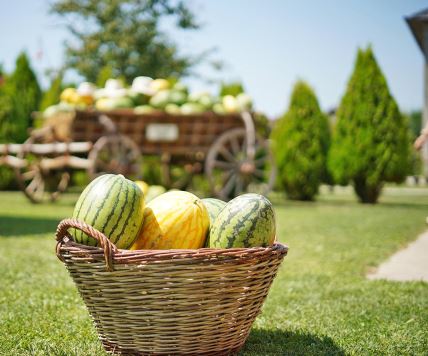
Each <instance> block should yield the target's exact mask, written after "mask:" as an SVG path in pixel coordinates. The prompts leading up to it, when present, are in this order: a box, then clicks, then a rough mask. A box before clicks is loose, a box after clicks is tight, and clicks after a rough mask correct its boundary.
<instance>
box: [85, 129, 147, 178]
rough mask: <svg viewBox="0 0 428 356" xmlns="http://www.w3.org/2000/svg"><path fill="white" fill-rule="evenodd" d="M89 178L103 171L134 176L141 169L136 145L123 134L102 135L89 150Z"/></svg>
mask: <svg viewBox="0 0 428 356" xmlns="http://www.w3.org/2000/svg"><path fill="white" fill-rule="evenodd" d="M88 159H89V161H90V162H91V164H90V166H89V168H88V174H89V176H90V177H91V179H94V178H96V177H98V176H99V175H101V174H105V173H116V174H123V175H124V176H126V177H132V178H135V177H136V176H137V174H138V173H139V172H140V169H141V154H140V150H139V148H138V146H137V145H136V144H135V143H134V141H132V140H131V139H130V138H129V137H127V136H125V135H109V136H102V137H100V138H99V139H98V141H96V142H95V144H94V146H93V147H92V150H91V151H90V152H89V155H88Z"/></svg>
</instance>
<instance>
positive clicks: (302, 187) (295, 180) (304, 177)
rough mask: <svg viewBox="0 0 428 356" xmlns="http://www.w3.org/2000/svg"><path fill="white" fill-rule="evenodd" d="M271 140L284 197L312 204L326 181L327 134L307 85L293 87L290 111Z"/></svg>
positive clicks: (314, 99) (298, 83) (273, 132)
mask: <svg viewBox="0 0 428 356" xmlns="http://www.w3.org/2000/svg"><path fill="white" fill-rule="evenodd" d="M272 139H273V141H274V151H275V156H276V161H277V166H278V178H279V183H280V184H281V186H283V187H284V189H285V192H286V193H287V196H288V197H289V198H290V199H295V200H313V199H314V197H315V195H316V194H317V193H318V188H319V185H320V184H321V182H322V181H324V180H325V179H326V177H327V170H326V158H327V151H328V146H329V142H330V131H329V126H328V119H327V117H326V115H324V114H323V113H322V112H321V109H320V107H319V104H318V100H317V97H316V95H315V93H314V91H313V90H312V88H311V87H310V86H309V85H308V84H306V83H304V82H302V81H299V82H297V83H296V85H295V86H294V89H293V93H292V95H291V101H290V107H289V109H288V111H287V112H286V114H285V115H284V116H283V117H282V118H281V119H280V120H278V122H277V124H276V125H275V127H274V129H273V131H272Z"/></svg>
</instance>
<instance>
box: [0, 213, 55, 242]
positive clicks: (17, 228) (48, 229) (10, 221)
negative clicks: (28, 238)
mask: <svg viewBox="0 0 428 356" xmlns="http://www.w3.org/2000/svg"><path fill="white" fill-rule="evenodd" d="M58 223H59V220H58V219H52V218H42V217H40V218H36V217H27V216H1V215H0V236H2V237H11V236H14V237H17V236H25V235H36V234H46V233H52V234H53V233H55V230H56V227H57V225H58Z"/></svg>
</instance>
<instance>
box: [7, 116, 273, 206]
mask: <svg viewBox="0 0 428 356" xmlns="http://www.w3.org/2000/svg"><path fill="white" fill-rule="evenodd" d="M151 155H156V156H159V157H160V158H161V160H160V162H161V168H162V176H163V181H164V184H165V185H166V186H167V187H169V188H179V189H183V188H185V187H186V186H187V185H188V184H189V182H190V180H191V178H192V176H193V175H194V174H198V173H203V172H205V175H206V178H207V179H208V182H209V184H210V188H211V190H212V193H213V194H214V195H216V196H218V197H219V198H222V199H228V198H231V197H233V196H236V195H238V194H240V193H243V192H246V191H256V192H259V193H263V194H266V193H267V192H268V191H269V190H270V189H271V188H272V186H273V184H274V180H275V165H274V161H273V158H272V155H271V153H270V149H269V143H268V141H267V140H265V139H264V138H262V137H260V136H258V135H257V134H256V132H255V128H254V122H253V119H252V116H251V114H250V113H247V112H245V113H242V114H234V115H216V114H214V113H210V112H207V113H204V114H199V115H179V116H175V115H169V114H166V113H154V114H141V115H139V114H135V113H134V112H133V111H132V110H115V111H110V112H98V111H76V112H72V113H60V114H58V115H56V116H54V117H51V118H50V119H49V120H47V121H46V122H45V125H44V127H43V128H42V129H37V130H34V131H32V133H31V135H30V137H29V139H28V140H27V141H26V142H25V143H23V144H3V145H0V164H6V165H9V166H11V167H13V168H14V169H15V172H16V177H17V181H18V183H19V185H20V187H21V189H22V191H23V192H24V193H25V195H26V196H27V197H28V198H29V199H30V200H31V201H33V202H41V201H44V200H46V199H51V200H55V199H56V198H57V197H58V195H59V194H60V193H61V192H62V191H64V190H65V189H66V187H67V185H68V182H69V179H70V171H71V170H72V169H85V170H86V171H87V172H88V174H89V175H90V177H91V178H94V177H96V176H97V175H99V174H102V173H107V172H110V173H120V174H123V175H125V176H130V177H133V178H140V177H139V173H140V171H141V167H142V166H141V164H142V160H143V159H144V157H145V156H151ZM177 165H178V166H179V167H181V168H182V171H183V172H184V174H182V177H180V178H179V179H177V180H174V179H172V177H171V169H170V168H171V167H172V166H177Z"/></svg>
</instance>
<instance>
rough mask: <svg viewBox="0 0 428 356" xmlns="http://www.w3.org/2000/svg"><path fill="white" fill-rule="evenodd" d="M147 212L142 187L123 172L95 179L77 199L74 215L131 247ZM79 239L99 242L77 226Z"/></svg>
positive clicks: (77, 240)
mask: <svg viewBox="0 0 428 356" xmlns="http://www.w3.org/2000/svg"><path fill="white" fill-rule="evenodd" d="M143 216H144V195H143V192H142V191H141V189H140V188H139V187H138V186H137V184H135V183H134V182H132V181H131V180H128V179H126V178H125V177H124V176H123V175H121V174H118V175H116V174H104V175H102V176H100V177H98V178H96V179H94V180H93V181H92V182H91V183H90V184H89V185H88V186H87V187H86V188H85V190H84V191H83V192H82V194H81V195H80V197H79V200H78V201H77V203H76V206H75V208H74V212H73V218H75V219H77V220H80V221H83V222H85V223H87V224H89V225H91V226H92V227H94V228H95V229H97V230H99V231H100V232H102V233H103V234H105V235H106V236H108V237H109V239H110V241H111V242H113V243H114V244H115V245H116V246H117V247H118V248H129V247H131V245H132V244H133V243H134V241H135V239H136V238H137V236H138V232H139V231H140V228H141V224H142V222H143ZM72 235H73V237H74V240H75V241H76V242H79V243H82V244H84V245H89V246H96V245H97V241H96V240H95V239H94V238H93V237H90V236H88V235H87V234H85V233H83V232H82V231H77V230H74V231H73V233H72Z"/></svg>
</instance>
